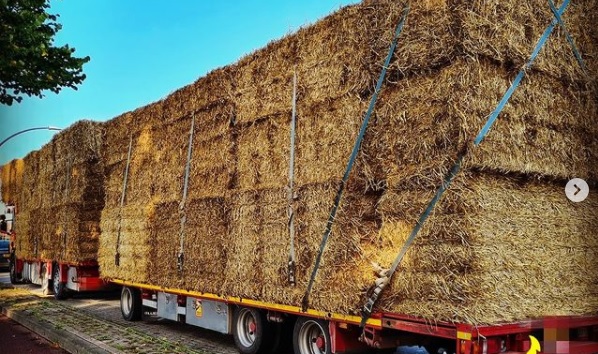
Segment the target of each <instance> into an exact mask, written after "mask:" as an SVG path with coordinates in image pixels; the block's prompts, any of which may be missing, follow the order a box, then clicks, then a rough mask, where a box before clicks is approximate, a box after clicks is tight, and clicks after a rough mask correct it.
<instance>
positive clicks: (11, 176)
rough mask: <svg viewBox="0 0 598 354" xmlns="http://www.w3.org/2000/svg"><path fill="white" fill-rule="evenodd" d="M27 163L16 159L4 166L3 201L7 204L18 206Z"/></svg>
mask: <svg viewBox="0 0 598 354" xmlns="http://www.w3.org/2000/svg"><path fill="white" fill-rule="evenodd" d="M24 169H25V161H23V159H14V160H12V161H11V162H9V163H7V164H6V165H4V166H2V182H1V184H0V186H1V187H2V188H1V190H2V201H3V202H4V203H6V204H17V203H18V196H19V192H20V191H21V190H22V189H23V188H22V187H23V171H24Z"/></svg>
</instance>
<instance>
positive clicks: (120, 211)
mask: <svg viewBox="0 0 598 354" xmlns="http://www.w3.org/2000/svg"><path fill="white" fill-rule="evenodd" d="M132 149H133V134H131V136H130V138H129V152H128V153H127V165H126V166H125V175H124V177H123V187H122V191H121V193H120V207H119V209H118V226H117V228H116V253H115V254H114V265H115V266H117V267H119V266H120V232H121V229H122V219H123V207H124V205H125V197H126V195H127V184H128V181H129V166H130V165H131V151H132Z"/></svg>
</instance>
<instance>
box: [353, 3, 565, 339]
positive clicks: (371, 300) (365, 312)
mask: <svg viewBox="0 0 598 354" xmlns="http://www.w3.org/2000/svg"><path fill="white" fill-rule="evenodd" d="M568 5H569V0H565V1H564V2H563V4H562V5H561V7H560V9H559V10H558V12H557V13H558V14H559V15H561V14H562V13H563V12H565V9H566V8H567V6H568ZM556 23H557V20H556V19H553V21H552V22H551V23H550V25H549V26H548V27H547V28H546V30H545V31H544V34H543V35H542V37H541V38H540V41H539V42H538V44H536V47H535V48H534V51H533V52H532V54H531V56H530V59H529V61H528V62H527V63H526V64H525V66H524V68H523V69H521V71H519V74H517V77H516V78H515V80H514V81H513V83H512V84H511V87H509V89H508V90H507V92H506V93H505V95H504V96H503V97H502V99H501V100H500V102H499V103H498V106H497V107H496V109H495V110H494V111H493V112H492V114H491V115H490V117H489V118H488V120H487V121H486V124H485V125H484V127H483V128H482V129H481V130H480V132H479V133H478V135H477V137H476V139H475V141H474V147H477V146H478V145H479V144H480V143H481V142H482V140H483V139H484V137H485V136H486V135H487V134H488V131H489V130H490V128H491V127H492V124H493V123H494V121H495V120H496V118H497V117H498V115H499V114H500V112H501V111H502V110H503V108H504V107H505V105H506V104H507V102H508V101H509V98H510V97H511V95H512V94H513V92H514V91H515V89H516V88H517V87H518V86H519V84H520V83H521V80H522V79H523V77H524V76H525V71H526V70H527V69H529V68H530V67H531V66H532V64H533V62H534V60H535V59H536V57H537V56H538V53H539V52H540V50H541V49H542V47H543V46H544V45H545V43H546V40H547V39H548V37H549V36H550V34H551V33H552V31H553V29H554V27H555V26H556ZM466 155H467V146H466V147H465V149H464V150H463V151H462V152H461V153H459V155H458V157H457V161H456V162H455V164H454V165H453V167H452V168H451V170H450V171H449V173H448V174H447V175H446V176H445V178H444V180H443V182H442V184H441V186H440V187H439V188H438V190H437V191H436V193H435V194H434V197H433V198H432V200H431V201H430V202H429V203H428V206H427V207H426V209H425V210H424V212H423V213H422V214H421V215H420V217H419V219H418V220H417V223H416V224H415V226H414V227H413V230H412V231H411V233H410V234H409V237H408V238H407V240H406V241H405V244H403V247H402V248H401V251H400V252H399V254H398V255H397V257H396V258H395V260H394V262H393V263H392V266H391V268H390V269H389V271H388V272H387V273H386V277H387V278H388V282H390V279H392V276H393V274H394V273H395V272H396V270H397V268H398V266H399V264H400V263H401V261H402V260H403V257H404V256H405V254H406V253H407V251H408V249H409V247H410V246H411V244H412V243H413V241H414V240H415V237H416V236H417V234H418V233H419V231H420V230H421V228H422V227H423V225H424V223H425V222H426V220H427V219H428V217H429V216H430V214H431V213H432V210H434V207H435V206H436V204H437V203H438V201H440V199H441V198H442V195H443V194H444V192H446V190H447V189H448V188H449V186H450V184H451V182H452V181H453V179H454V178H455V176H456V175H457V173H459V171H460V170H461V166H462V162H463V158H464V157H465V156H466ZM388 282H387V283H388ZM387 283H386V284H387ZM385 286H386V285H380V286H378V288H376V289H374V291H373V292H372V294H371V295H370V296H369V297H368V299H367V300H366V303H365V305H364V306H363V309H362V310H361V314H362V317H361V327H362V328H364V327H365V324H366V322H367V320H368V319H369V317H370V315H371V314H372V311H373V308H374V305H375V304H376V301H377V300H378V297H379V296H380V294H381V293H382V290H383V289H384V287H385Z"/></svg>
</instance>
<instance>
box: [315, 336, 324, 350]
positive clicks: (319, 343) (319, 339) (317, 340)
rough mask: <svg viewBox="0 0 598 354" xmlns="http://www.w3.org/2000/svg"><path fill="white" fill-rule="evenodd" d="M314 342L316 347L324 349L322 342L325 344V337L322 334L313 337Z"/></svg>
mask: <svg viewBox="0 0 598 354" xmlns="http://www.w3.org/2000/svg"><path fill="white" fill-rule="evenodd" d="M314 343H315V344H316V347H318V349H320V350H322V349H324V344H326V339H324V337H322V336H318V337H316V338H314Z"/></svg>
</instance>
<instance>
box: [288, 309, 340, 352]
mask: <svg viewBox="0 0 598 354" xmlns="http://www.w3.org/2000/svg"><path fill="white" fill-rule="evenodd" d="M330 347H331V341H330V332H329V330H328V322H326V321H322V320H317V319H313V318H307V317H300V318H298V319H297V322H295V328H294V330H293V350H294V351H295V354H331V352H332V351H331V348H330Z"/></svg>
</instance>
